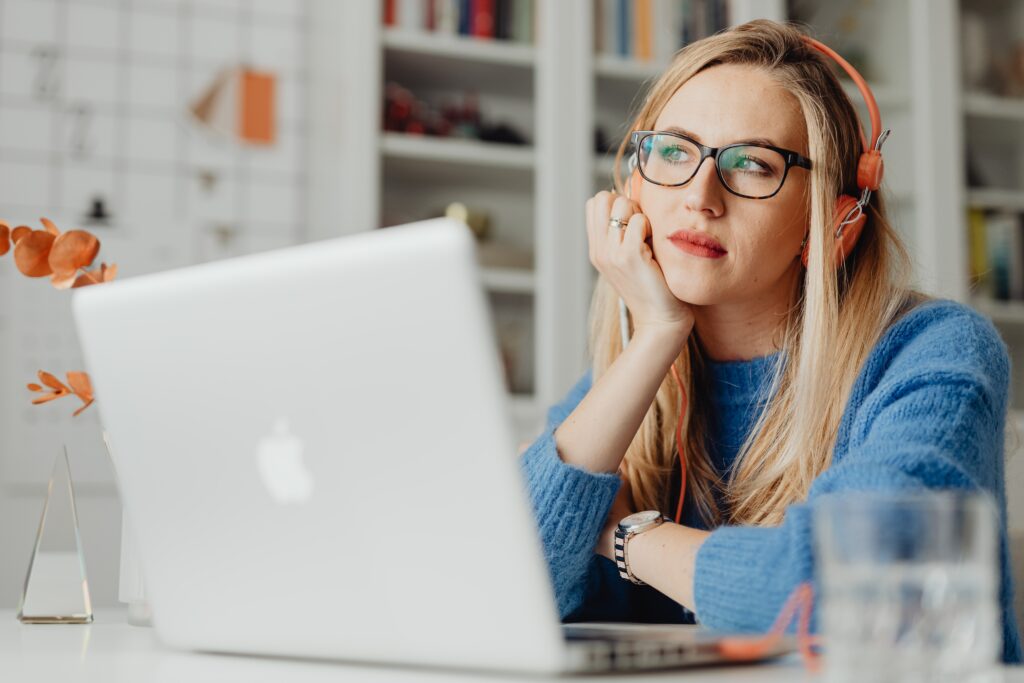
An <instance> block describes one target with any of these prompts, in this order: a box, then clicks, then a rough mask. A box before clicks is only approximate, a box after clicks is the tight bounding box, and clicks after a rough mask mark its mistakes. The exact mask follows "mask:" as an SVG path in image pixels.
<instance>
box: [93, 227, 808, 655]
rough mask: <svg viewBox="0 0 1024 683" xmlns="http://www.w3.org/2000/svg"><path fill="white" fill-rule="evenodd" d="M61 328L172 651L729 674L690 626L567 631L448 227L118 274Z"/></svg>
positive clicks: (483, 316)
mask: <svg viewBox="0 0 1024 683" xmlns="http://www.w3.org/2000/svg"><path fill="white" fill-rule="evenodd" d="M125 265H130V264H125ZM73 309H74V315H75V320H76V323H77V325H78V331H79V336H80V341H81V343H82V346H83V352H84V355H85V360H86V365H87V368H88V370H89V372H90V373H91V375H92V379H93V383H94V388H95V392H96V396H97V407H98V409H99V411H100V417H101V419H102V422H103V425H104V427H105V429H106V431H107V433H108V437H109V440H110V444H111V451H112V456H113V460H114V466H115V470H116V474H117V479H118V483H119V486H120V491H121V495H122V500H123V503H124V506H125V509H126V511H127V514H128V516H129V519H130V524H131V526H132V527H133V529H134V531H135V534H136V535H137V538H136V543H137V546H138V549H139V554H140V558H141V560H140V561H141V565H142V570H143V576H144V578H145V584H146V590H147V597H148V598H149V600H150V602H151V605H152V607H153V612H154V626H155V629H156V632H157V634H158V636H159V637H160V639H161V640H163V641H164V642H165V643H166V644H168V645H170V646H173V647H177V648H183V649H192V650H204V651H216V652H232V653H254V654H261V655H285V656H294V657H313V658H327V659H340V660H354V661H373V662H388V663H399V664H413V665H432V666H455V667H471V668H483V669H499V670H528V671H536V672H568V671H585V670H606V669H613V668H634V667H643V668H646V667H651V668H655V667H666V666H677V665H688V664H695V663H703V662H710V661H718V660H719V659H721V657H720V655H719V654H718V651H719V650H718V642H717V639H716V638H715V637H713V636H710V635H708V634H704V633H702V632H699V631H698V630H697V629H695V628H693V627H686V626H679V627H672V626H656V627H654V626H652V627H636V626H634V627H626V626H623V627H610V626H608V625H591V626H582V627H581V626H576V627H574V629H573V630H572V631H571V632H568V633H567V632H566V631H565V630H563V627H562V625H561V624H559V621H558V617H557V613H556V609H555V601H554V597H553V594H552V589H551V586H550V581H549V577H548V570H547V567H546V565H545V563H544V560H543V557H542V553H541V550H540V547H539V544H538V538H537V532H536V527H535V522H534V519H533V516H532V511H531V510H530V508H529V502H528V498H527V495H526V492H525V490H524V484H523V480H522V477H521V475H520V472H519V463H518V462H517V456H516V454H515V446H514V443H515V441H514V438H513V433H512V428H511V419H510V416H509V412H508V405H507V402H506V394H505V391H504V384H503V380H502V373H501V370H500V363H499V358H498V353H497V349H496V348H495V344H494V342H493V337H492V331H491V328H490V316H489V313H488V309H487V306H486V299H485V295H484V293H483V290H482V288H481V285H480V279H479V273H478V271H477V267H476V262H475V253H474V245H473V240H472V237H471V235H470V233H469V231H468V230H467V229H466V228H465V227H464V226H463V225H461V224H459V223H456V222H453V221H450V220H447V219H438V220H431V221H424V222H420V223H415V224H410V225H407V226H401V227H396V228H389V229H387V230H377V231H372V232H366V233H361V234H358V235H353V236H350V237H344V238H340V239H336V240H330V241H325V242H320V243H314V244H308V245H305V246H298V247H293V248H289V249H284V250H280V251H275V252H268V253H263V254H258V255H253V256H246V257H242V258H237V259H232V260H227V261H220V262H216V263H209V264H204V265H199V266H194V267H189V268H184V269H180V270H174V271H168V272H164V273H159V274H154V275H146V276H142V277H136V278H130V279H125V280H122V281H119V282H114V283H110V284H105V285H101V286H96V287H89V288H84V289H80V290H75V295H74V298H73ZM785 649H788V645H786V646H784V647H782V648H780V649H779V651H780V652H781V651H783V650H785Z"/></svg>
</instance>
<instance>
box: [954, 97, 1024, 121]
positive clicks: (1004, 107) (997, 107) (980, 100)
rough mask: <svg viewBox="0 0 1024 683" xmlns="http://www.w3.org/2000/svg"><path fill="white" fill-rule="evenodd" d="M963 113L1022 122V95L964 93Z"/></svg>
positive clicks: (1023, 106) (977, 116)
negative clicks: (1003, 95) (1002, 95)
mask: <svg viewBox="0 0 1024 683" xmlns="http://www.w3.org/2000/svg"><path fill="white" fill-rule="evenodd" d="M964 113H965V114H967V115H968V116H973V117H976V118H985V119H1008V120H1011V121H1020V122H1022V123H1024V97H1000V96H998V95H989V94H987V93H979V92H974V93H964Z"/></svg>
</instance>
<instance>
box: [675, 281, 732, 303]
mask: <svg viewBox="0 0 1024 683" xmlns="http://www.w3.org/2000/svg"><path fill="white" fill-rule="evenodd" d="M667 284H668V289H669V291H670V292H672V294H673V295H674V296H675V297H676V298H677V299H679V300H680V301H685V302H686V303H688V304H692V305H694V306H710V305H712V304H717V303H721V302H722V300H723V299H724V294H725V293H724V292H723V291H722V290H721V288H719V287H714V286H708V285H709V283H708V282H707V281H701V280H698V279H697V278H694V277H692V276H690V277H687V276H685V275H680V276H678V277H674V278H672V279H670V280H669V281H668V283H667Z"/></svg>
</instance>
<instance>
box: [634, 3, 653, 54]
mask: <svg viewBox="0 0 1024 683" xmlns="http://www.w3.org/2000/svg"><path fill="white" fill-rule="evenodd" d="M651 2H652V0H633V57H635V58H636V59H639V60H641V61H645V62H646V61H650V59H651V57H653V56H654V51H653V50H652V48H651V32H652V31H653V29H654V26H653V18H654V16H653V15H654V13H653V10H652V7H651Z"/></svg>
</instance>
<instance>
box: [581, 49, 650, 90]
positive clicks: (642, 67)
mask: <svg viewBox="0 0 1024 683" xmlns="http://www.w3.org/2000/svg"><path fill="white" fill-rule="evenodd" d="M667 66H668V65H667V64H662V63H660V62H653V61H642V60H639V59H631V58H627V57H618V56H616V55H607V54H604V55H597V56H596V57H595V58H594V73H595V74H596V75H597V76H598V78H609V79H613V80H620V81H633V82H634V83H635V84H636V85H639V84H640V83H642V82H644V81H646V80H649V79H651V78H657V77H658V76H660V75H661V74H662V72H663V71H664V70H665V68H666V67H667Z"/></svg>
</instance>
